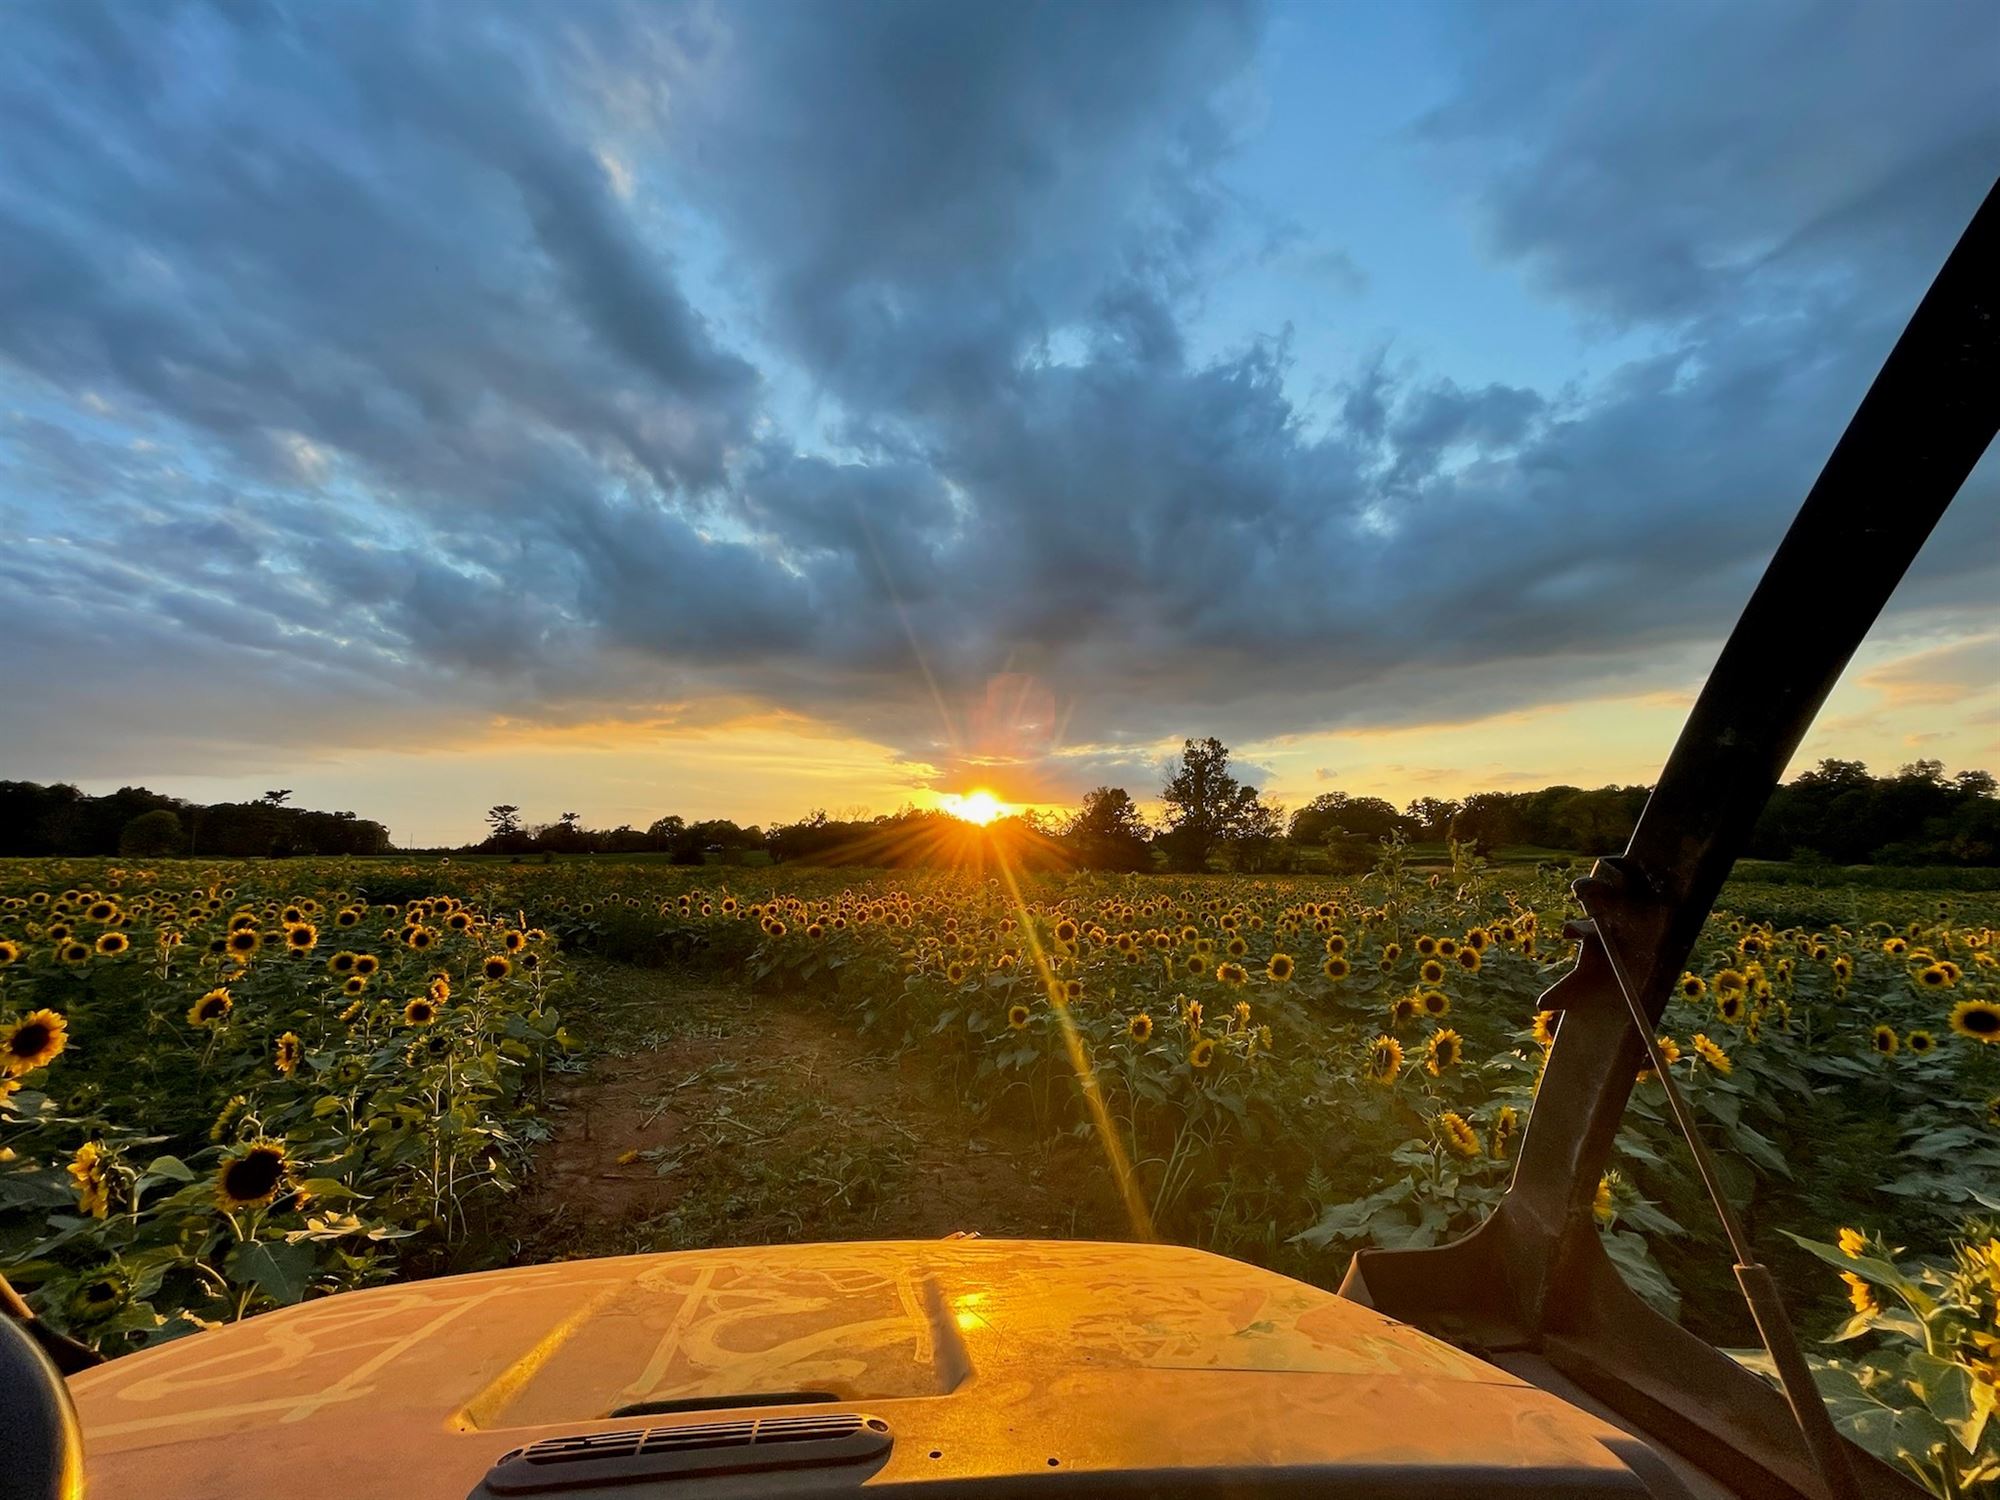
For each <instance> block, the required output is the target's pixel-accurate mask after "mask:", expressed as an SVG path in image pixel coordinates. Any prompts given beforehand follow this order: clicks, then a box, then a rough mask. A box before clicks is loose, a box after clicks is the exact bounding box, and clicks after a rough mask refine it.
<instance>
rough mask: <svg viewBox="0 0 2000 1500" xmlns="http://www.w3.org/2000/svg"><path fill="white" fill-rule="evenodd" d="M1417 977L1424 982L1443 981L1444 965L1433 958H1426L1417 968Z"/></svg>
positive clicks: (1439, 982)
mask: <svg viewBox="0 0 2000 1500" xmlns="http://www.w3.org/2000/svg"><path fill="white" fill-rule="evenodd" d="M1417 978H1419V979H1421V980H1422V981H1423V982H1424V983H1425V984H1443V983H1444V965H1443V964H1441V963H1439V962H1438V961H1437V960H1436V959H1434V958H1427V959H1425V960H1424V961H1423V964H1422V966H1421V967H1419V968H1418V970H1417Z"/></svg>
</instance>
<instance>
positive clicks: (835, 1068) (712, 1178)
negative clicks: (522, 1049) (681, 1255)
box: [521, 965, 1126, 1259]
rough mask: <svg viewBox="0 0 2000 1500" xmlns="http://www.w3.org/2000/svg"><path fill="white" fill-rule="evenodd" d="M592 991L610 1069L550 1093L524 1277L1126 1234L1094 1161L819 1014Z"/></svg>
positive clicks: (613, 983)
mask: <svg viewBox="0 0 2000 1500" xmlns="http://www.w3.org/2000/svg"><path fill="white" fill-rule="evenodd" d="M584 981H585V991H586V993H587V994H589V995H590V997H591V998H590V1001H589V1014H588V1016H587V1018H580V1020H581V1028H582V1034H583V1035H585V1036H586V1037H588V1038H590V1040H591V1041H592V1042H593V1044H594V1047H595V1048H596V1049H601V1050H597V1051H596V1052H595V1055H594V1056H593V1058H592V1060H591V1064H590V1067H589V1070H588V1071H587V1072H586V1073H583V1074H581V1075H579V1076H577V1077H576V1078H574V1079H573V1080H568V1081H565V1082H564V1083H562V1084H559V1085H556V1086H553V1087H552V1088H551V1090H550V1101H549V1124H550V1126H551V1128H552V1129H553V1131H554V1138H553V1139H552V1140H551V1141H550V1142H549V1144H548V1145H547V1146H545V1147H544V1148H543V1150H542V1152H541V1155H540V1157H539V1159H538V1162H537V1166H536V1170H535V1174H534V1177H533V1180H532V1182H531V1185H530V1188H529V1190H528V1193H527V1195H526V1197H525V1198H524V1200H523V1202H522V1204H521V1208H522V1220H521V1222H522V1223H523V1224H525V1225H527V1226H529V1227H528V1229H527V1231H526V1233H525V1236H524V1241H525V1243H524V1247H523V1251H524V1258H528V1259H548V1258H552V1257H557V1256H571V1255H602V1254H616V1253H624V1252H633V1251H641V1250H683V1249H694V1248H699V1247H702V1246H709V1245H728V1244H768V1243H774V1242H779V1241H804V1240H837V1239H888V1238H934V1237H936V1236H940V1235H944V1234H949V1233H951V1232H952V1231H954V1230H974V1231H978V1232H980V1233H982V1234H986V1235H989V1236H992V1235H1035V1236H1048V1237H1063V1238H1077V1237H1084V1238H1122V1237H1124V1235H1125V1233H1126V1231H1125V1230H1124V1228H1123V1216H1122V1214H1121V1213H1120V1212H1119V1210H1118V1208H1117V1205H1116V1203H1115V1202H1113V1201H1109V1198H1108V1195H1107V1194H1105V1193H1104V1191H1103V1189H1102V1186H1101V1183H1102V1178H1101V1176H1100V1175H1099V1174H1097V1173H1096V1172H1094V1171H1091V1170H1089V1167H1090V1165H1091V1163H1090V1162H1089V1161H1088V1159H1087V1157H1084V1156H1082V1155H1081V1153H1086V1152H1088V1151H1089V1150H1090V1149H1091V1148H1090V1146H1089V1145H1088V1144H1087V1143H1077V1142H1071V1141H1064V1142H1060V1143H1057V1144H1055V1145H1054V1146H1053V1147H1050V1146H1049V1145H1047V1144H1046V1143H1042V1142H1038V1141H1035V1140H1033V1139H1030V1138H1028V1137H1027V1136H1025V1135H1023V1134H1021V1133H1019V1132H1015V1131H1012V1130H1007V1129H1003V1128H996V1127H992V1126H989V1125H986V1124H983V1123H981V1122H976V1121H973V1120H971V1119H969V1118H968V1117H967V1116H966V1115H965V1114H963V1113H962V1112H961V1111H960V1110H958V1109H957V1108H956V1107H955V1106H954V1105H953V1104H952V1102H951V1101H950V1100H944V1099H938V1098H935V1097H933V1096H932V1095H931V1094H930V1093H929V1091H928V1089H927V1088H926V1087H925V1086H924V1085H923V1084H922V1083H921V1082H920V1081H919V1079H918V1078H917V1077H915V1076H914V1075H910V1076H906V1075H905V1073H904V1071H903V1070H901V1069H899V1068H898V1066H897V1065H896V1063H895V1062H894V1061H893V1060H892V1059H891V1058H889V1057H887V1056H886V1055H884V1053H883V1052H882V1051H881V1050H880V1048H879V1047H878V1046H877V1045H876V1044H875V1042H874V1041H873V1039H872V1038H865V1037H861V1036H858V1035H856V1034H855V1033H854V1032H853V1031H851V1030H849V1029H848V1028H847V1027H845V1026H844V1025H842V1024H840V1023H838V1022H837V1021H836V1020H835V1019H834V1017H833V1016H832V1015H831V1013H830V1012H828V1011H827V1010H826V1009H824V1008H823V1007H821V1006H819V1005H817V1004H815V1003H814V1002H812V1001H809V1000H803V999H782V998H780V999H771V998H767V997H762V996H757V997H752V996H749V995H746V994H744V993H741V992H738V991H734V990H730V989H722V988H714V987H708V986H695V985H689V984H686V983H684V982H680V981H677V980H675V979H674V978H672V977H670V976H668V975H665V974H662V973H660V972H658V971H651V970H633V969H625V968H618V967H614V966H610V965H601V966H600V965H593V966H591V967H590V968H589V969H588V970H586V972H585V975H584ZM579 1008H580V1007H579V1006H577V1005H576V1004H574V1003H573V1004H572V1005H571V1006H570V1007H569V1009H570V1011H571V1012H572V1013H575V1012H577V1011H578V1010H579Z"/></svg>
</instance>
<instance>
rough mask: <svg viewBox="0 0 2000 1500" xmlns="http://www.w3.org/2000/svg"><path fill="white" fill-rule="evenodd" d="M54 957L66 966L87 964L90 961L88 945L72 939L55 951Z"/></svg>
mask: <svg viewBox="0 0 2000 1500" xmlns="http://www.w3.org/2000/svg"><path fill="white" fill-rule="evenodd" d="M56 957H57V958H59V959H61V960H62V961H63V962H64V963H66V964H80V963H87V962H88V961H89V959H90V944H88V943H80V942H77V941H75V940H74V939H72V940H71V941H69V942H67V943H64V944H63V945H62V946H61V947H60V948H58V949H56Z"/></svg>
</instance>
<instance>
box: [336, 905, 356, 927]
mask: <svg viewBox="0 0 2000 1500" xmlns="http://www.w3.org/2000/svg"><path fill="white" fill-rule="evenodd" d="M360 921H361V913H360V912H358V911H356V910H355V909H354V908H353V907H351V906H343V907H342V908H341V909H340V910H339V911H337V912H335V913H334V914H333V925H334V926H336V927H353V926H356V925H357V924H359V923H360Z"/></svg>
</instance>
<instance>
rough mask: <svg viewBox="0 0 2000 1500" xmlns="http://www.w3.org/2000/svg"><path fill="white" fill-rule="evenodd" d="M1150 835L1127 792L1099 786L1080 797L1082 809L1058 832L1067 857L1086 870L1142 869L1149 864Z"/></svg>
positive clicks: (1151, 858)
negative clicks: (1067, 853) (1067, 852)
mask: <svg viewBox="0 0 2000 1500" xmlns="http://www.w3.org/2000/svg"><path fill="white" fill-rule="evenodd" d="M1151 835H1152V830H1151V829H1149V828H1148V827H1147V826H1146V820H1145V818H1144V817H1143V816H1141V814H1140V812H1139V807H1138V804H1137V803H1135V802H1134V801H1133V800H1132V794H1131V793H1130V792H1128V791H1126V790H1125V788H1123V787H1122V786H1101V787H1098V788H1096V789H1095V790H1093V791H1091V792H1089V793H1087V794H1086V795H1085V796H1084V799H1083V806H1082V807H1081V808H1080V809H1079V810H1078V812H1077V814H1076V816H1075V817H1073V818H1071V819H1070V821H1069V824H1068V826H1067V827H1065V828H1064V829H1063V831H1062V842H1063V844H1064V845H1065V846H1066V847H1067V849H1068V851H1069V855H1070V858H1071V859H1073V860H1074V861H1075V862H1076V863H1077V864H1079V865H1081V866H1082V867H1083V868H1085V869H1087V870H1146V869H1150V868H1151V867H1152V863H1153V856H1152V853H1151V851H1150V850H1149V849H1148V847H1147V846H1148V841H1149V839H1150V838H1151Z"/></svg>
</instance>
